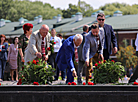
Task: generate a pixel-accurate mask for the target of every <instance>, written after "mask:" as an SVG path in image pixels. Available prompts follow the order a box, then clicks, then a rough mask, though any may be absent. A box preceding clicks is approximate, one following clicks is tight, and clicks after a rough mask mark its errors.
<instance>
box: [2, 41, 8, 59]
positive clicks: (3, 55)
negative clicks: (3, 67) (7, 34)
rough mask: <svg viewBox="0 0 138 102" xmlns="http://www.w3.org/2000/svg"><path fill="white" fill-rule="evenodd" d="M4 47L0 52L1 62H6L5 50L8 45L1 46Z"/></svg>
mask: <svg viewBox="0 0 138 102" xmlns="http://www.w3.org/2000/svg"><path fill="white" fill-rule="evenodd" d="M3 45H4V47H3V48H2V50H1V52H0V59H1V60H5V61H6V60H7V49H8V43H6V42H5V43H4V44H3Z"/></svg>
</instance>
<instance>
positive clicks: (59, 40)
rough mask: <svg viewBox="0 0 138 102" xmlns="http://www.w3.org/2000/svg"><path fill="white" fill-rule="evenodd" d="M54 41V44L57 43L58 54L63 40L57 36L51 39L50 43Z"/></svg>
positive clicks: (55, 47)
mask: <svg viewBox="0 0 138 102" xmlns="http://www.w3.org/2000/svg"><path fill="white" fill-rule="evenodd" d="M53 39H54V42H56V44H55V45H54V52H58V51H59V49H60V47H61V46H62V42H61V39H60V38H59V37H57V36H55V37H52V36H51V38H50V41H52V40H53Z"/></svg>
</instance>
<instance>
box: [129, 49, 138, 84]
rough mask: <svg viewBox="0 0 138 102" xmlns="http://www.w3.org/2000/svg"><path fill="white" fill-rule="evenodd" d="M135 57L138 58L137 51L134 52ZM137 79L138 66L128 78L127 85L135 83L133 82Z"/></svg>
mask: <svg viewBox="0 0 138 102" xmlns="http://www.w3.org/2000/svg"><path fill="white" fill-rule="evenodd" d="M136 55H137V57H138V51H136ZM137 78H138V65H137V66H136V68H135V71H134V73H133V76H132V77H131V78H130V80H129V83H131V82H135V80H136V79H137Z"/></svg>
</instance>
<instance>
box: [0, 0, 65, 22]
mask: <svg viewBox="0 0 138 102" xmlns="http://www.w3.org/2000/svg"><path fill="white" fill-rule="evenodd" d="M0 12H1V15H0V18H3V19H9V20H11V21H18V19H19V18H20V17H23V18H26V19H28V20H34V17H36V16H38V15H42V17H43V19H52V18H53V17H54V16H56V15H58V14H61V15H62V12H61V10H59V9H55V8H54V7H52V6H51V5H50V4H48V3H45V4H43V2H41V1H35V2H31V1H29V0H1V1H0Z"/></svg>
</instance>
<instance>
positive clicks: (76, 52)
mask: <svg viewBox="0 0 138 102" xmlns="http://www.w3.org/2000/svg"><path fill="white" fill-rule="evenodd" d="M75 61H76V62H77V63H78V51H77V48H75Z"/></svg>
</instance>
